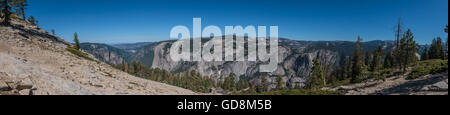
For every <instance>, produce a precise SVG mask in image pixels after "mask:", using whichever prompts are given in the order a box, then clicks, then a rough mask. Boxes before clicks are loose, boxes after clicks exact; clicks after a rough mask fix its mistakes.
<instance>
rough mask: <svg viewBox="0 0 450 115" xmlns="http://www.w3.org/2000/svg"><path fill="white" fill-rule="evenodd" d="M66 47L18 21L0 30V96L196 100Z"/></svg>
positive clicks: (172, 88) (37, 29) (58, 40)
mask: <svg viewBox="0 0 450 115" xmlns="http://www.w3.org/2000/svg"><path fill="white" fill-rule="evenodd" d="M68 45H70V44H69V43H68V42H66V41H64V40H62V39H60V38H58V37H57V36H53V35H50V34H48V33H47V32H46V31H43V30H41V29H39V28H38V27H37V26H33V25H30V24H24V23H23V22H22V23H19V21H17V20H16V21H13V26H12V27H0V95H4V94H13V95H17V94H20V95H28V94H34V95H127V94H138V95H177V94H183V95H185V94H196V93H194V92H192V91H190V90H186V89H182V88H179V87H175V86H170V85H166V84H163V83H158V82H154V81H150V80H145V79H141V78H137V77H134V76H131V75H129V74H127V73H124V72H122V71H119V70H116V69H114V68H112V67H111V66H109V65H108V64H105V63H102V62H100V61H89V60H86V59H84V58H80V57H78V56H76V55H74V54H72V53H70V52H68V51H66V50H65V48H66V47H68ZM110 56H111V55H110Z"/></svg>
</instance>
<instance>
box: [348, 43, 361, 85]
mask: <svg viewBox="0 0 450 115" xmlns="http://www.w3.org/2000/svg"><path fill="white" fill-rule="evenodd" d="M361 41H362V38H361V37H359V36H358V40H357V41H356V48H355V54H354V55H353V60H352V72H351V73H352V74H351V78H352V80H351V82H352V83H357V82H361V78H360V77H361V73H362V68H363V63H362V58H361V47H362V46H361Z"/></svg>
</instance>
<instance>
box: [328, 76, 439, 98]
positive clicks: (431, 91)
mask: <svg viewBox="0 0 450 115" xmlns="http://www.w3.org/2000/svg"><path fill="white" fill-rule="evenodd" d="M408 74H409V73H406V74H404V75H400V76H394V77H390V78H386V79H385V80H372V81H367V82H364V83H358V84H352V85H346V86H340V87H337V88H334V89H332V90H339V91H342V92H344V93H345V94H346V95H448V73H442V74H436V75H427V76H423V77H420V78H418V79H414V80H406V76H407V75H408Z"/></svg>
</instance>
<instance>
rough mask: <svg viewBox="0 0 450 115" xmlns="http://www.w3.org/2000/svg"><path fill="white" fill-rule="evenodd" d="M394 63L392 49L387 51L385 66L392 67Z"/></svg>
mask: <svg viewBox="0 0 450 115" xmlns="http://www.w3.org/2000/svg"><path fill="white" fill-rule="evenodd" d="M393 64H394V58H393V57H392V51H388V52H387V53H386V57H385V58H384V64H383V67H384V68H392V67H393Z"/></svg>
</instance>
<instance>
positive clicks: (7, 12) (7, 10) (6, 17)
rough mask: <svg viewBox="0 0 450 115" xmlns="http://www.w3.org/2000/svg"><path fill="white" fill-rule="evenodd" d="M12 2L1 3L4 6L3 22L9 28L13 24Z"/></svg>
mask: <svg viewBox="0 0 450 115" xmlns="http://www.w3.org/2000/svg"><path fill="white" fill-rule="evenodd" d="M10 2H11V1H10V0H3V1H2V2H1V6H2V8H1V9H2V12H3V22H2V25H4V26H9V25H10V24H11V22H10V21H11V17H10V16H11V7H10Z"/></svg>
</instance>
